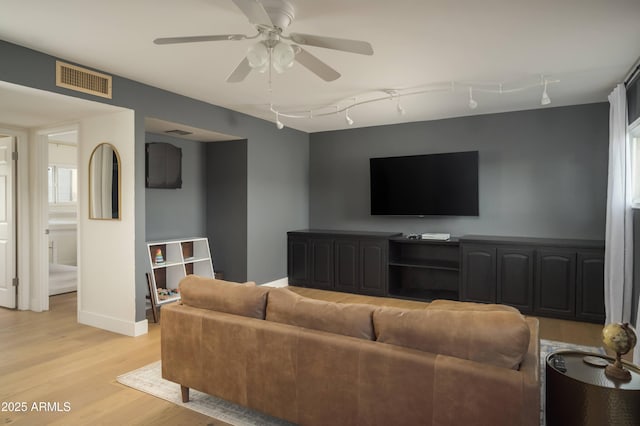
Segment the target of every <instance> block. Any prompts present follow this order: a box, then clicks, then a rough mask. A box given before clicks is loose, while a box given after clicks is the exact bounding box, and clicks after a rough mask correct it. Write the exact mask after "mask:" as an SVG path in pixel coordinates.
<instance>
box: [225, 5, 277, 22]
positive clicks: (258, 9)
mask: <svg viewBox="0 0 640 426" xmlns="http://www.w3.org/2000/svg"><path fill="white" fill-rule="evenodd" d="M233 2H234V3H235V5H236V6H238V9H240V10H241V11H242V13H244V14H245V15H246V17H247V18H249V22H251V23H252V24H254V25H265V26H267V27H273V22H271V18H270V17H269V14H268V13H267V11H266V10H265V9H264V6H263V5H262V3H260V2H259V1H257V0H233Z"/></svg>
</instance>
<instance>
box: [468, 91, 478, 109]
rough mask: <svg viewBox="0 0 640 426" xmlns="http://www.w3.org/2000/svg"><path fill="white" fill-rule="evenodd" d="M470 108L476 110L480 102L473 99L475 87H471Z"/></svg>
mask: <svg viewBox="0 0 640 426" xmlns="http://www.w3.org/2000/svg"><path fill="white" fill-rule="evenodd" d="M469 108H471V109H476V108H478V102H476V101H475V99H473V87H469Z"/></svg>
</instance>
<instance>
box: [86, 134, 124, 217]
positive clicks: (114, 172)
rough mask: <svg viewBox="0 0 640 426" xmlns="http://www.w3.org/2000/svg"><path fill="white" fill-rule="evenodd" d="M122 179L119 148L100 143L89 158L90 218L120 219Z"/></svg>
mask: <svg viewBox="0 0 640 426" xmlns="http://www.w3.org/2000/svg"><path fill="white" fill-rule="evenodd" d="M120 180H121V177H120V154H118V150H117V149H116V147H115V146H113V145H111V144H110V143H106V142H105V143H101V144H99V145H98V146H96V147H95V148H94V149H93V152H92V153H91V158H90V159H89V219H97V220H120Z"/></svg>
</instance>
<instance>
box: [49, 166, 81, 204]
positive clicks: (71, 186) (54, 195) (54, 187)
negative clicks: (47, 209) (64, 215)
mask: <svg viewBox="0 0 640 426" xmlns="http://www.w3.org/2000/svg"><path fill="white" fill-rule="evenodd" d="M48 174H49V203H50V204H65V203H75V202H76V201H77V200H78V170H77V169H76V168H75V167H64V166H49V169H48Z"/></svg>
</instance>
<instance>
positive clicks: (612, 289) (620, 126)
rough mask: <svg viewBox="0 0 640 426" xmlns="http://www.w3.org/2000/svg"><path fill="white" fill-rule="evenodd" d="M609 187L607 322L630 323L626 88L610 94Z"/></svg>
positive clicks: (628, 153)
mask: <svg viewBox="0 0 640 426" xmlns="http://www.w3.org/2000/svg"><path fill="white" fill-rule="evenodd" d="M609 103H610V109H609V185H608V190H607V228H606V237H605V238H606V241H605V260H604V275H605V276H604V290H605V292H604V302H605V309H606V313H607V319H606V323H607V324H609V323H612V322H629V320H630V319H631V297H632V286H633V217H632V210H631V190H632V188H631V147H630V144H629V141H628V139H627V98H626V89H625V87H624V85H623V84H619V85H618V86H616V88H615V89H614V90H613V92H611V94H610V95H609Z"/></svg>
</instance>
